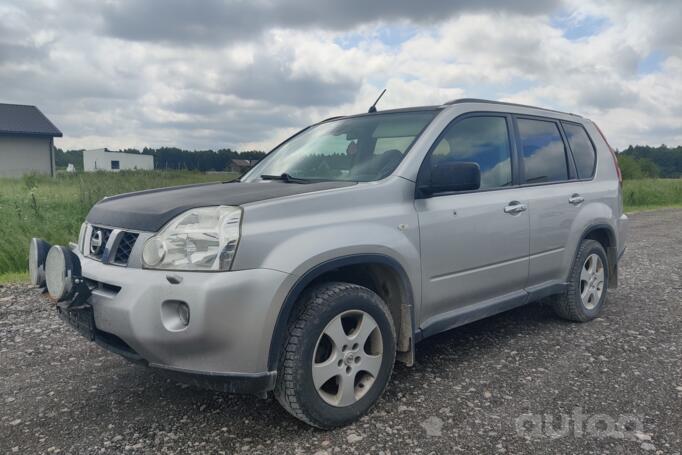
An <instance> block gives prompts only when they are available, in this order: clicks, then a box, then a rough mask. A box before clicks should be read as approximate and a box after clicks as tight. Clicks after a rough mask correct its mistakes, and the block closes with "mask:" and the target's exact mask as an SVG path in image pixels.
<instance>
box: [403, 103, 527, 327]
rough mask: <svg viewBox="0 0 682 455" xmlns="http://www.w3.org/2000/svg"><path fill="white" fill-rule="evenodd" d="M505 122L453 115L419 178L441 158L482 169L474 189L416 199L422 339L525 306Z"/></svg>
mask: <svg viewBox="0 0 682 455" xmlns="http://www.w3.org/2000/svg"><path fill="white" fill-rule="evenodd" d="M510 124H511V117H509V116H506V115H504V114H499V115H496V114H470V115H467V116H465V117H460V118H458V119H456V120H454V121H453V122H452V123H451V124H450V125H449V126H448V127H447V128H446V129H445V131H444V132H443V134H442V135H441V137H440V138H439V139H438V140H437V141H436V143H435V144H434V147H433V149H432V150H431V151H430V152H429V154H428V155H427V158H426V159H425V161H424V164H423V166H422V170H421V171H420V176H419V179H418V180H422V179H428V175H429V169H432V168H433V167H435V166H437V165H438V164H439V163H443V162H447V161H467V162H475V163H477V164H478V165H479V167H480V170H481V186H480V189H479V190H476V191H467V192H463V193H448V194H435V195H432V196H431V197H428V198H420V199H417V200H416V201H415V205H416V209H417V213H418V216H419V229H420V239H421V262H422V309H421V313H420V321H421V325H420V328H422V330H423V331H424V334H425V335H429V334H431V333H435V332H439V331H441V330H445V329H447V328H449V327H454V326H456V325H460V324H463V323H466V322H469V321H470V320H473V319H478V318H480V317H484V316H486V315H487V314H492V313H494V312H497V311H499V309H501V306H502V305H506V304H510V303H512V304H519V303H524V302H525V297H526V292H525V291H524V288H525V286H526V281H527V278H528V261H529V231H530V223H529V212H528V199H527V195H528V192H527V191H528V190H526V189H524V188H520V187H517V186H514V183H515V182H514V179H513V175H514V172H513V171H512V169H513V168H514V165H515V162H516V160H515V158H514V156H513V153H512V152H513V148H512V142H511V140H510V134H509V129H510ZM422 171H423V172H422ZM418 184H419V182H418ZM512 306H513V305H512ZM495 310H497V311H495Z"/></svg>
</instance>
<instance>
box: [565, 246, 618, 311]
mask: <svg viewBox="0 0 682 455" xmlns="http://www.w3.org/2000/svg"><path fill="white" fill-rule="evenodd" d="M607 261H608V260H607V257H606V252H605V251H604V247H602V246H601V244H600V243H599V242H597V241H595V240H583V241H582V242H581V244H580V246H579V247H578V252H577V253H576V258H575V261H574V263H573V267H572V269H571V274H570V276H569V281H568V288H567V290H566V291H565V292H564V293H563V294H561V295H559V296H557V297H556V298H555V300H554V302H553V306H554V310H555V311H556V313H557V314H558V315H559V316H561V317H562V318H564V319H568V320H569V321H576V322H586V321H590V320H592V319H594V318H596V317H597V316H599V313H601V310H602V308H603V306H604V302H605V301H606V293H607V291H608V278H609V275H608V274H609V269H608V262H607Z"/></svg>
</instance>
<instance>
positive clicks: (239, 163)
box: [230, 160, 258, 172]
mask: <svg viewBox="0 0 682 455" xmlns="http://www.w3.org/2000/svg"><path fill="white" fill-rule="evenodd" d="M257 162H258V160H232V161H231V162H230V170H231V171H232V172H246V171H248V170H249V169H251V168H252V167H253V166H254V165H255V164H256V163H257Z"/></svg>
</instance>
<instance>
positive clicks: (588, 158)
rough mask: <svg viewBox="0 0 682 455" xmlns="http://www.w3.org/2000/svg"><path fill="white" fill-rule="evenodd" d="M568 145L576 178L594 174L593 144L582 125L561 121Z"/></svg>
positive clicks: (586, 177) (589, 176)
mask: <svg viewBox="0 0 682 455" xmlns="http://www.w3.org/2000/svg"><path fill="white" fill-rule="evenodd" d="M563 126H564V132H565V133H566V137H567V139H568V145H569V146H570V147H571V152H573V158H574V159H575V167H576V169H577V171H578V178H581V179H589V178H592V176H593V175H594V167H595V166H594V164H595V163H596V161H597V157H596V152H595V150H594V145H593V144H592V141H591V140H590V137H589V136H588V135H587V131H585V128H583V127H582V125H576V124H573V123H563Z"/></svg>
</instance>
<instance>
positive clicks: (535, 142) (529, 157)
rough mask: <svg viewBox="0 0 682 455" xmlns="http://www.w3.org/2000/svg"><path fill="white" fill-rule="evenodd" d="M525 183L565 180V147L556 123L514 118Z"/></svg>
mask: <svg viewBox="0 0 682 455" xmlns="http://www.w3.org/2000/svg"><path fill="white" fill-rule="evenodd" d="M517 124H518V127H519V135H520V138H521V148H522V151H523V162H524V169H525V174H526V183H545V182H559V181H563V180H568V167H567V164H566V148H565V147H564V141H563V139H562V138H561V133H560V132H559V128H558V126H557V124H556V123H554V122H550V121H545V120H531V119H518V120H517Z"/></svg>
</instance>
